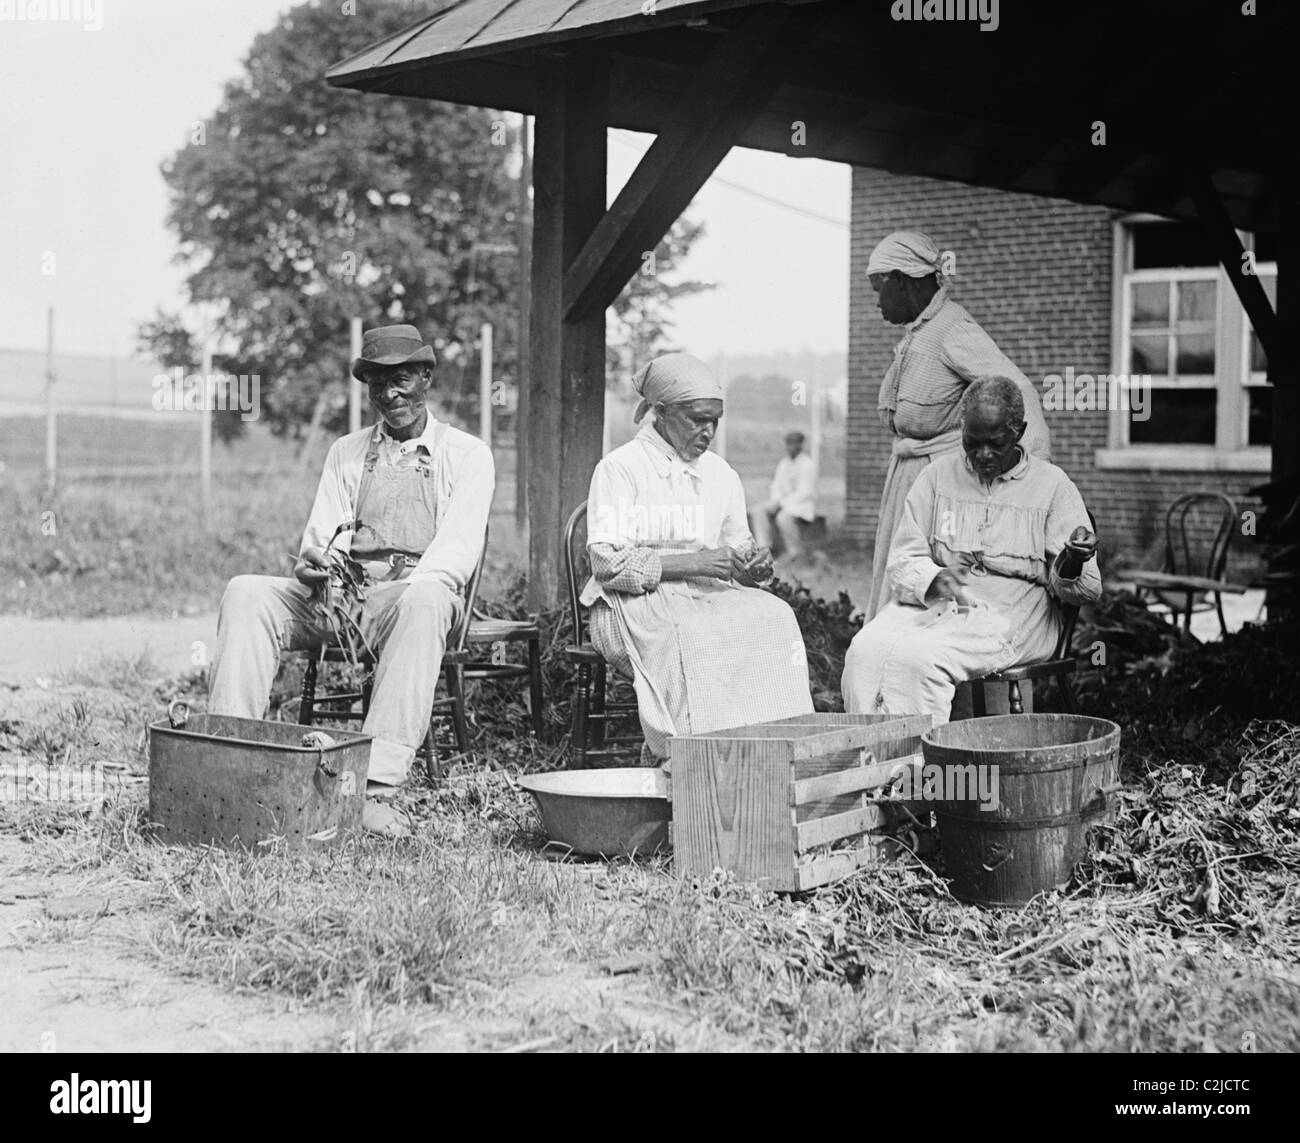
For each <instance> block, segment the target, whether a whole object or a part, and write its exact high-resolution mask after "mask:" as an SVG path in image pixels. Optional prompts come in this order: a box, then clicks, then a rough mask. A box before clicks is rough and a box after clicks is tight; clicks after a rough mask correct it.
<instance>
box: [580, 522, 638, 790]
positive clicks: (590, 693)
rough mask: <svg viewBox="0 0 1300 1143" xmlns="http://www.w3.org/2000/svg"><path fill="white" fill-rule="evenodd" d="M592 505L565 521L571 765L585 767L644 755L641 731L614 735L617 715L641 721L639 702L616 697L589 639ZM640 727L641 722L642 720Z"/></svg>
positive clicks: (606, 668) (601, 659)
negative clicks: (586, 602) (585, 601)
mask: <svg viewBox="0 0 1300 1143" xmlns="http://www.w3.org/2000/svg"><path fill="white" fill-rule="evenodd" d="M586 523H587V504H586V502H585V501H584V502H583V503H582V504H579V505H578V507H577V508H575V509H574V510H573V513H572V514H571V515H570V516H569V520H568V523H566V524H565V525H564V572H565V582H566V585H567V587H568V589H569V611H570V614H571V617H572V619H573V643H572V644H570V645H569V646H567V647H565V649H564V657H565V658H566V659H567V660H568V661H569V662H570V663H572V664H573V665H574V667H575V668H576V670H577V678H576V681H575V683H574V688H573V731H572V734H571V736H570V737H571V740H572V744H573V754H572V756H571V758H570V761H569V768H570V769H574V770H580V769H583V768H584V767H586V766H588V765H590V764H591V763H592V762H593V761H594V762H597V763H599V762H603V761H605V760H607V759H614V758H618V759H627V758H629V757H633V758H634V757H638V756H639V754H640V749H641V741H642V739H641V736H640V735H639V734H612V733H610V731H611V726H612V724H613V723H614V722H615V721H616V720H632V721H633V722H636V719H637V706H636V703H635V702H615V701H613V700H612V699H611V698H610V696H609V692H608V689H607V688H608V686H609V682H610V679H609V675H610V674H611V673H612V672H611V671H610V669H609V666H608V664H607V663H606V662H605V660H604V658H602V657H601V654H600V652H599V651H597V650H596V648H595V647H593V646H592V645H591V644H590V643H589V642H587V638H586V624H585V623H584V622H583V608H582V604H581V602H580V597H581V595H582V588H583V585H584V584H585V583H586V580H587V577H588V576H589V575H590V566H589V561H588V558H587V543H586V531H587V529H586ZM636 725H637V726H638V727H639V723H636Z"/></svg>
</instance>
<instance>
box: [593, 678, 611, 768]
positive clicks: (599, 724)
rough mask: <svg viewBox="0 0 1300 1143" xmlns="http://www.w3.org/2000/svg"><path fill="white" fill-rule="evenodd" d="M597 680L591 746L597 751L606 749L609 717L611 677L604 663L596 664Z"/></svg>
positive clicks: (594, 686) (594, 683)
mask: <svg viewBox="0 0 1300 1143" xmlns="http://www.w3.org/2000/svg"><path fill="white" fill-rule="evenodd" d="M595 675H596V677H595V679H594V680H593V682H592V687H591V722H592V727H591V745H592V746H593V747H594V748H595V749H597V750H603V749H604V748H605V734H606V731H607V730H608V729H609V728H608V726H607V725H606V723H607V721H608V715H607V713H606V708H607V706H608V703H607V702H606V694H605V688H606V687H607V686H608V685H609V676H608V674H607V673H606V671H605V664H604V663H597V664H596V671H595Z"/></svg>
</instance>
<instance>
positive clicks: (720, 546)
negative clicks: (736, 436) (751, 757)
mask: <svg viewBox="0 0 1300 1143" xmlns="http://www.w3.org/2000/svg"><path fill="white" fill-rule="evenodd" d="M633 385H634V386H635V388H636V391H637V393H639V394H640V396H641V403H640V404H639V405H638V406H637V410H636V417H635V420H636V421H637V422H638V423H639V422H641V421H642V420H643V419H644V418H645V417H646V414H647V413H649V414H650V419H649V420H647V421H646V423H645V424H644V425H642V427H641V431H640V432H638V433H637V435H636V436H635V437H633V438H632V440H630V441H628V443H627V444H625V445H623V446H622V447H620V448H617V449H615V450H614V451H613V452H611V453H610V454H609V456H607V457H606V458H605V459H604V460H602V461H601V462H600V463H599V464H598V465H597V466H596V471H595V472H594V473H593V474H592V478H591V494H590V497H589V499H588V501H587V551H588V553H589V555H590V557H591V568H592V578H591V579H590V580H589V581H588V582H587V585H586V588H585V590H584V591H583V594H582V602H583V603H584V604H586V605H588V606H590V608H591V611H590V615H589V626H590V630H591V641H592V644H593V646H594V647H595V648H596V650H597V651H599V652H600V653H601V655H603V656H604V657H605V660H606V662H608V663H609V664H610V665H611V666H612V667H613V668H614V669H615V670H617V671H619V672H620V673H621V674H624V675H626V676H628V677H630V678H631V679H632V680H633V683H634V685H635V687H636V696H637V707H638V710H639V713H640V716H641V726H642V729H643V730H644V731H645V738H646V751H645V753H646V754H648V755H649V756H650V757H649V758H646V761H652V762H654V763H662V762H663V761H664V760H665V759H666V758H667V756H668V747H667V740H668V738H669V737H671V736H672V735H674V734H689V733H698V732H701V731H706V730H720V729H723V728H724V727H730V726H741V725H743V724H745V723H752V722H767V721H769V720H771V719H777V718H785V717H787V716H790V715H796V714H807V713H809V712H810V711H811V710H812V708H813V707H812V699H811V696H810V692H809V687H808V666H807V660H806V657H805V654H804V645H803V636H802V635H801V634H800V632H799V625H798V623H797V622H796V621H795V617H794V612H793V611H791V610H790V608H789V606H788V605H787V604H786V603H785V602H784V601H783V600H781V599H778V598H777V597H776V596H774V595H772V594H770V593H768V592H766V591H762V590H760V589H758V587H757V584H759V583H762V582H763V581H764V580H766V579H767V578H768V577H769V576H770V575H771V574H772V556H771V553H770V552H769V551H768V550H767V549H765V548H759V547H758V546H757V545H756V544H755V543H754V538H753V536H752V535H751V534H750V531H749V522H748V517H747V515H746V513H745V492H744V488H743V487H742V485H741V482H740V477H739V475H738V474H737V473H736V470H735V469H733V468H732V467H731V466H730V465H729V464H728V463H727V462H726V461H725V460H723V459H722V458H721V457H720V456H718V455H717V454H716V453H713V452H710V451H709V445H710V443H711V442H712V441H713V437H714V434H715V433H716V432H717V430H718V420H719V418H720V417H721V416H722V409H723V404H722V388H721V386H720V385H719V384H718V382H717V380H716V379H715V378H714V376H713V374H712V373H711V372H710V371H709V368H708V366H706V365H705V364H704V362H702V361H700V360H699V358H696V357H692V356H691V355H690V354H688V353H669V354H666V355H665V356H663V357H657V358H655V359H654V360H653V361H651V362H650V364H649V365H647V366H645V367H644V368H643V369H642V370H641V371H640V372H639V373H638V374H637V375H636V377H635V378H634V379H633Z"/></svg>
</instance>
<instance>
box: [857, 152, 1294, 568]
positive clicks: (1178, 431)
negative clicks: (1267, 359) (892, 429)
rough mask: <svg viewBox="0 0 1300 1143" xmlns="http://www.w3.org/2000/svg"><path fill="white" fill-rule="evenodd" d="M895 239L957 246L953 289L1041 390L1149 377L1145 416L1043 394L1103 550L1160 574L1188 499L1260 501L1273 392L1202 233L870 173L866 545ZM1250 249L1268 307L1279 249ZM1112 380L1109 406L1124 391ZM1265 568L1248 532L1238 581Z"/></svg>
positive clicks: (1247, 504) (865, 195) (865, 218)
mask: <svg viewBox="0 0 1300 1143" xmlns="http://www.w3.org/2000/svg"><path fill="white" fill-rule="evenodd" d="M901 229H913V230H921V231H924V232H925V233H927V234H929V235H930V237H932V238H933V239H934V241H935V242H936V243H937V244H938V245H939V247H940V249H951V250H953V251H954V252H955V253H956V258H957V262H956V269H957V275H956V281H955V283H954V285H953V291H952V292H953V296H954V297H955V298H956V299H957V300H958V301H959V302H961V304H962V305H963V306H965V307H966V308H967V309H968V310H969V311H970V313H971V315H972V316H973V317H974V318H975V320H976V321H978V322H979V323H980V324H981V325H982V326H983V327H984V328H985V329H986V330H987V331H988V332H989V334H990V335H992V337H993V338H994V340H996V341H997V343H998V345H999V346H1000V347H1001V348H1002V350H1003V351H1004V352H1005V353H1006V354H1007V355H1008V356H1009V357H1010V358H1011V359H1012V360H1013V361H1015V362H1016V364H1017V365H1019V367H1020V368H1021V370H1022V371H1023V372H1024V373H1025V375H1026V376H1027V377H1028V378H1029V380H1030V381H1031V382H1032V383H1033V385H1034V386H1035V388H1037V389H1038V391H1039V393H1040V395H1042V394H1045V393H1046V392H1049V391H1053V390H1054V392H1055V396H1056V397H1057V398H1059V397H1060V396H1061V394H1062V393H1063V392H1064V390H1065V386H1064V384H1063V383H1062V384H1060V385H1058V384H1056V383H1055V382H1054V381H1052V380H1051V378H1053V377H1057V378H1061V379H1062V382H1063V381H1064V379H1065V378H1066V377H1074V378H1076V379H1078V378H1080V377H1081V376H1082V375H1085V374H1087V375H1092V376H1097V375H1103V376H1104V375H1121V374H1122V375H1137V374H1147V375H1150V377H1151V382H1150V388H1149V390H1148V396H1147V399H1146V407H1145V409H1139V408H1138V405H1139V403H1140V402H1139V401H1138V400H1137V399H1136V398H1129V399H1130V400H1132V401H1133V408H1131V409H1128V410H1124V409H1120V410H1115V409H1112V408H1105V409H1093V408H1079V407H1075V408H1056V409H1053V408H1050V407H1046V406H1047V404H1048V403H1047V402H1045V410H1044V411H1045V413H1046V416H1047V423H1048V426H1049V427H1050V429H1051V432H1052V452H1053V459H1054V460H1055V462H1056V463H1057V464H1059V465H1060V466H1061V467H1062V468H1064V469H1065V470H1066V471H1067V472H1068V473H1069V474H1070V475H1071V476H1072V477H1073V478H1074V480H1075V482H1076V483H1077V484H1078V485H1079V488H1080V490H1081V491H1082V493H1083V495H1084V498H1085V499H1086V500H1087V502H1088V505H1089V507H1090V508H1091V509H1092V511H1093V513H1094V514H1095V515H1096V517H1097V520H1098V527H1099V532H1100V533H1101V536H1102V541H1103V552H1104V553H1107V552H1108V553H1110V554H1112V555H1118V556H1120V557H1121V558H1122V559H1124V560H1125V561H1131V562H1135V563H1139V564H1143V565H1146V566H1151V567H1155V566H1158V561H1159V557H1160V553H1161V551H1162V550H1163V521H1164V511H1165V508H1166V507H1167V506H1168V504H1169V503H1170V502H1171V501H1172V500H1173V499H1174V498H1175V497H1176V496H1178V495H1180V494H1181V493H1183V492H1185V491H1190V490H1193V489H1200V488H1208V489H1213V490H1216V491H1222V492H1226V493H1227V494H1228V495H1229V496H1231V497H1232V498H1233V499H1234V500H1236V501H1237V504H1238V508H1239V509H1240V510H1243V511H1246V510H1250V509H1253V508H1257V507H1258V505H1257V504H1256V503H1255V502H1254V501H1253V500H1252V499H1251V498H1250V497H1249V496H1248V495H1247V489H1249V488H1251V487H1253V486H1255V485H1258V484H1261V483H1263V482H1265V481H1267V480H1268V473H1269V463H1270V450H1269V447H1268V442H1269V419H1270V415H1271V406H1270V404H1269V398H1270V395H1271V394H1270V390H1269V388H1268V387H1267V386H1266V385H1265V384H1264V363H1263V358H1262V352H1261V350H1260V348H1259V345H1258V342H1257V341H1256V339H1255V338H1254V336H1253V335H1252V333H1251V331H1250V326H1249V323H1248V322H1247V321H1246V319H1245V315H1244V313H1243V311H1242V309H1241V306H1240V304H1239V303H1238V301H1237V298H1236V295H1235V293H1234V292H1233V290H1232V287H1231V285H1230V284H1229V282H1228V279H1227V277H1226V275H1225V273H1224V271H1223V270H1222V269H1221V268H1220V267H1219V265H1218V262H1217V259H1216V257H1215V254H1214V252H1213V250H1212V249H1211V248H1210V247H1209V246H1208V244H1207V243H1206V242H1205V240H1204V238H1203V237H1202V235H1201V232H1200V231H1199V229H1198V228H1196V227H1193V226H1191V225H1188V224H1183V223H1173V222H1168V221H1166V220H1162V219H1156V218H1153V217H1150V216H1126V215H1121V214H1119V213H1117V212H1115V211H1112V210H1110V209H1108V208H1106V207H1100V206H1085V205H1079V204H1076V203H1072V202H1066V201H1064V200H1060V199H1050V198H1041V197H1037V196H1033V195H1023V194H1013V193H1009V192H1004V191H997V190H990V189H985V188H980V187H972V186H967V185H965V184H961V183H952V182H942V181H937V180H933V179H926V178H916V177H909V176H900V175H891V174H888V173H886V172H883V171H878V170H873V169H870V168H865V167H858V168H855V170H854V174H853V198H852V257H851V262H850V266H851V274H852V285H851V288H850V300H849V401H848V405H849V407H848V425H847V441H846V452H847V457H846V505H845V529H846V532H847V533H848V535H849V536H850V537H851V538H852V539H853V540H854V541H855V542H857V543H860V544H862V545H864V546H869V545H870V544H871V542H872V540H873V539H874V536H875V528H876V519H877V514H878V508H879V501H880V491H881V486H882V484H883V482H884V473H885V467H886V463H887V460H888V456H889V448H890V443H891V441H890V436H889V433H888V432H887V430H886V429H885V428H884V427H883V426H882V425H881V424H880V421H879V418H878V416H877V413H876V397H877V392H878V390H879V387H880V381H881V378H882V377H883V376H884V374H885V370H886V368H887V367H888V365H889V362H890V360H891V358H892V354H893V347H894V345H895V344H896V343H897V341H898V340H899V337H900V329H899V327H896V326H891V325H889V324H887V323H886V322H885V321H884V320H883V319H882V318H881V316H880V312H879V310H878V309H877V307H876V298H875V293H874V292H873V290H872V289H871V286H870V284H869V283H868V282H867V278H866V265H867V257H868V255H869V254H870V253H871V249H872V247H873V246H875V244H876V243H877V242H878V241H880V239H881V238H883V237H884V236H885V235H886V234H888V233H889V232H890V231H892V230H901ZM1243 241H1244V242H1245V245H1246V247H1247V249H1252V242H1253V243H1254V245H1253V251H1254V254H1255V259H1256V262H1255V265H1256V268H1257V270H1258V272H1259V274H1260V279H1261V282H1262V283H1263V284H1264V286H1265V288H1266V290H1267V291H1268V293H1269V295H1270V297H1273V296H1274V286H1275V282H1276V267H1275V264H1274V263H1273V262H1272V261H1271V259H1272V258H1273V257H1274V254H1273V251H1272V249H1271V248H1270V246H1269V243H1268V239H1267V238H1266V236H1263V235H1255V236H1252V235H1243ZM1067 370H1070V371H1072V372H1071V373H1069V374H1067ZM1076 383H1077V381H1076ZM1109 388H1110V393H1111V394H1112V397H1108V399H1107V404H1110V403H1111V400H1112V399H1113V394H1114V393H1115V392H1116V391H1117V390H1116V387H1115V386H1114V385H1112V386H1110V387H1109ZM1099 397H1100V393H1098V398H1099ZM1055 403H1058V404H1059V403H1060V401H1059V400H1057V401H1056V402H1055ZM1081 403H1086V402H1081ZM1135 414H1136V416H1135ZM1259 570H1262V569H1261V567H1260V564H1259V562H1258V556H1257V554H1256V551H1255V550H1254V548H1253V541H1251V540H1250V539H1244V540H1243V539H1241V538H1240V536H1238V537H1237V538H1236V539H1235V540H1234V548H1233V552H1232V560H1231V564H1230V571H1232V572H1233V574H1234V575H1253V574H1254V573H1255V572H1257V571H1259Z"/></svg>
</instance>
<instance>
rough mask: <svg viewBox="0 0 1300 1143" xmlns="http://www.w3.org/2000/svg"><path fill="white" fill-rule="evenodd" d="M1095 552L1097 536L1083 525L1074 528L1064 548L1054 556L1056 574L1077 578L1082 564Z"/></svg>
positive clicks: (1065, 577) (1063, 577) (1067, 577)
mask: <svg viewBox="0 0 1300 1143" xmlns="http://www.w3.org/2000/svg"><path fill="white" fill-rule="evenodd" d="M1096 554H1097V536H1096V534H1095V533H1093V532H1090V531H1089V530H1088V529H1087V528H1085V527H1083V525H1082V524H1081V525H1079V527H1077V528H1075V530H1074V531H1073V532H1071V533H1070V538H1069V540H1067V541H1066V545H1065V549H1064V550H1063V551H1062V552H1061V554H1060V555H1059V556H1057V557H1056V574H1057V575H1059V576H1060V577H1061V578H1062V579H1078V578H1079V573H1080V572H1081V571H1083V565H1084V564H1086V563H1087V562H1088V561H1089V560H1090V559H1092V557H1093V556H1095V555H1096Z"/></svg>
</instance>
